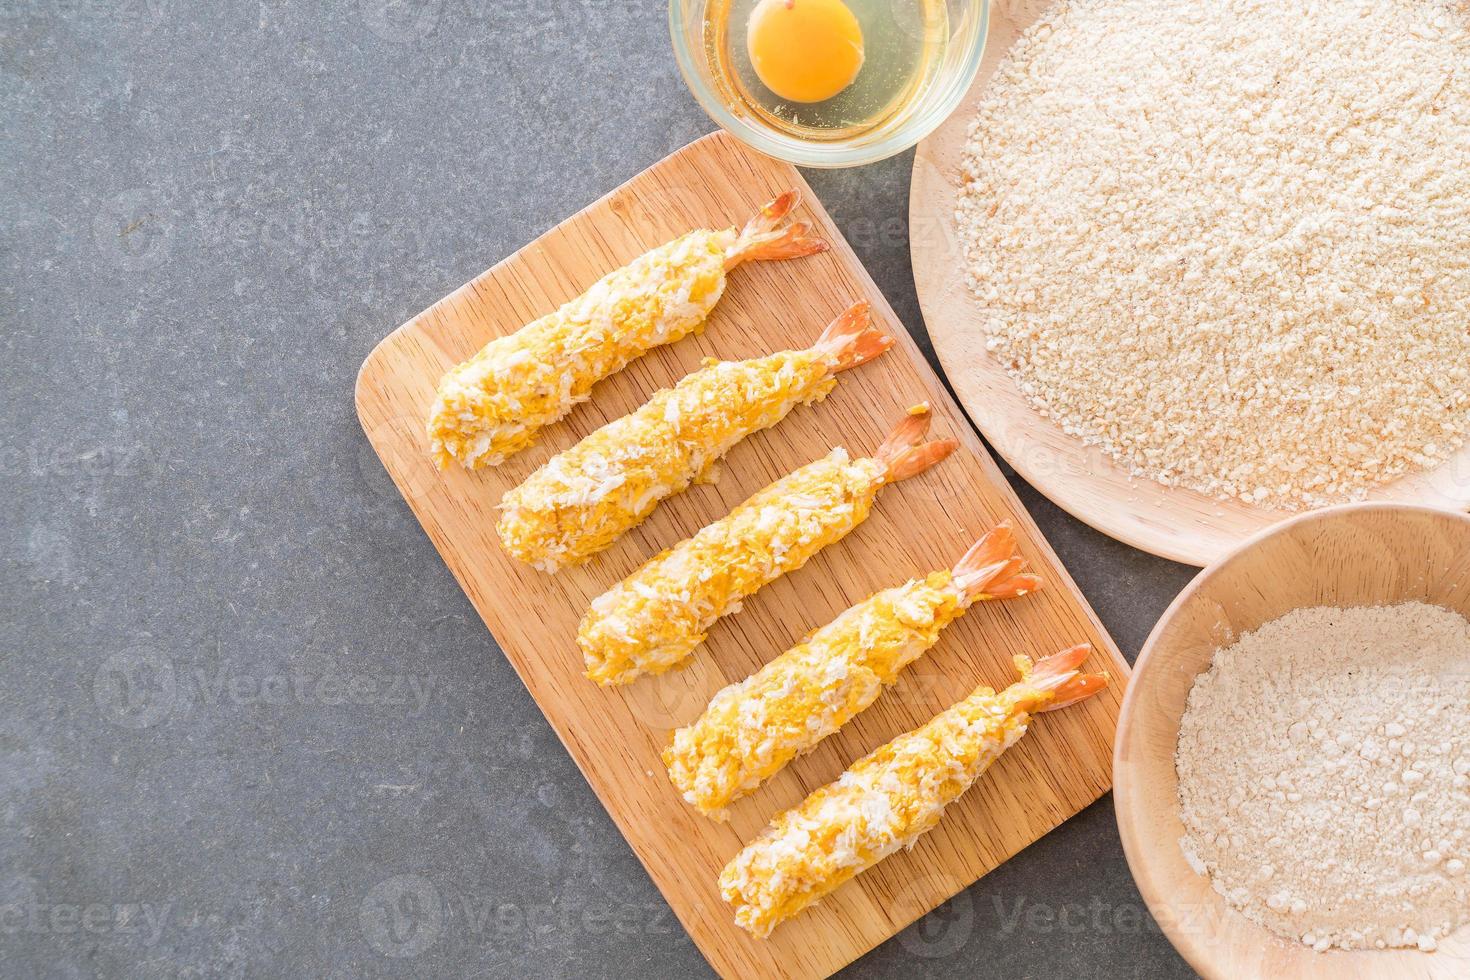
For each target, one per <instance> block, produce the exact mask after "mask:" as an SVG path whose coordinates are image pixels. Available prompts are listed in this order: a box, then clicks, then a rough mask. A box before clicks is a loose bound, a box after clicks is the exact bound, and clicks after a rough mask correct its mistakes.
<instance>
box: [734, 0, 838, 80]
mask: <svg viewBox="0 0 1470 980" xmlns="http://www.w3.org/2000/svg"><path fill="white" fill-rule="evenodd" d="M745 44H746V48H747V50H748V51H749V52H750V63H751V65H752V66H753V67H754V68H755V73H756V75H757V76H758V77H759V78H760V80H761V81H762V82H763V83H764V84H765V86H766V88H768V89H770V90H771V91H772V92H775V93H776V94H777V95H778V96H780V97H781V98H783V99H787V100H789V101H791V102H821V101H822V100H823V99H830V98H832V96H834V95H836V94H837V93H838V92H841V91H842V90H843V89H845V88H847V86H849V85H851V84H852V80H853V79H854V78H856V77H857V73H858V70H859V69H860V68H862V67H863V31H862V28H861V27H860V26H858V19H857V17H856V16H855V15H854V14H853V12H852V11H851V10H849V9H848V8H847V5H846V4H845V3H843V2H842V0H761V2H760V3H758V4H757V5H756V7H755V9H754V10H752V11H751V12H750V24H749V26H748V27H747V29H746V34H745Z"/></svg>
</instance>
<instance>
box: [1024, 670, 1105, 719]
mask: <svg viewBox="0 0 1470 980" xmlns="http://www.w3.org/2000/svg"><path fill="white" fill-rule="evenodd" d="M1107 686H1108V675H1107V672H1106V671H1104V672H1103V673H1101V674H1074V675H1072V676H1071V677H1069V678H1068V679H1067V680H1065V681H1063V682H1062V683H1060V684H1058V685H1057V686H1056V687H1054V688H1052V699H1051V700H1050V701H1048V702H1047V703H1046V704H1044V705H1042V706H1041V707H1040V708H1038V709H1037V710H1038V711H1056V710H1057V709H1058V708H1065V707H1066V706H1067V705H1069V704H1076V703H1077V702H1078V701H1085V700H1087V699H1088V698H1090V697H1092V696H1093V695H1094V694H1096V693H1097V692H1098V691H1101V690H1102V689H1103V688H1105V687H1107Z"/></svg>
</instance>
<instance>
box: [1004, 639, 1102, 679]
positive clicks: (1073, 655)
mask: <svg viewBox="0 0 1470 980" xmlns="http://www.w3.org/2000/svg"><path fill="white" fill-rule="evenodd" d="M1091 652H1092V644H1090V643H1079V644H1077V645H1076V646H1075V647H1068V648H1067V649H1065V650H1063V651H1062V652H1061V653H1054V654H1052V655H1051V656H1050V657H1046V658H1044V659H1042V660H1038V661H1037V662H1036V663H1035V664H1034V665H1033V664H1032V663H1031V661H1030V660H1028V659H1027V658H1025V657H1017V658H1016V669H1017V670H1019V671H1020V672H1021V680H1023V681H1025V682H1026V683H1027V684H1029V685H1031V686H1032V687H1035V688H1040V689H1041V690H1043V691H1049V690H1051V689H1052V688H1054V687H1056V686H1057V685H1058V684H1060V683H1062V682H1063V681H1065V680H1067V679H1068V678H1069V677H1071V676H1072V675H1074V674H1076V673H1077V668H1078V667H1080V666H1082V661H1084V660H1086V659H1087V655H1088V654H1089V653H1091Z"/></svg>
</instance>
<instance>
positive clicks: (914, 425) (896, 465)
mask: <svg viewBox="0 0 1470 980" xmlns="http://www.w3.org/2000/svg"><path fill="white" fill-rule="evenodd" d="M928 431H929V406H928V405H915V406H914V407H913V408H911V409H909V415H908V417H907V418H906V419H904V420H903V421H902V422H900V423H898V425H897V426H896V427H895V428H894V430H893V431H892V432H890V433H889V434H888V438H887V439H884V440H883V445H881V446H879V447H878V451H877V452H876V453H874V454H873V456H874V458H875V459H877V460H878V462H880V463H882V464H883V466H884V468H885V470H886V474H885V477H884V479H885V480H886V481H887V482H888V483H897V482H898V481H899V480H907V479H908V478H909V477H911V476H918V475H919V474H920V473H922V472H924V471H925V470H927V469H928V468H929V467H931V466H933V465H934V464H935V463H938V462H939V461H940V460H942V459H944V458H945V457H946V456H948V455H949V454H950V453H952V452H954V451H955V450H956V449H958V448H959V446H960V444H959V443H958V442H956V441H955V440H953V439H937V440H935V441H934V442H924V441H923V438H924V434H925V433H926V432H928Z"/></svg>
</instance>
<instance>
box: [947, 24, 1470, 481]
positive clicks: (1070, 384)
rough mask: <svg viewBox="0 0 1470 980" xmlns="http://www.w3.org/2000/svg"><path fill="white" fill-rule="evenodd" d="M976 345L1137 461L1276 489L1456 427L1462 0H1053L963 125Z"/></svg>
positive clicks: (1446, 435)
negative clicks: (980, 317)
mask: <svg viewBox="0 0 1470 980" xmlns="http://www.w3.org/2000/svg"><path fill="white" fill-rule="evenodd" d="M964 176H965V179H966V181H967V186H966V188H965V189H964V192H963V193H962V195H961V200H960V205H959V208H958V214H957V217H958V219H959V227H960V229H961V237H962V239H963V243H964V248H965V254H966V260H967V268H968V273H969V276H970V284H971V287H972V289H973V291H974V293H975V295H976V296H977V298H978V300H979V302H980V303H981V304H982V306H983V312H984V322H985V324H986V328H985V329H986V333H987V345H988V349H989V350H990V351H991V354H992V356H994V357H996V358H998V359H999V360H1000V362H1001V363H1002V364H1004V365H1005V366H1006V368H1007V370H1008V371H1009V372H1010V373H1011V375H1012V377H1013V378H1015V380H1016V381H1017V383H1018V384H1019V385H1020V387H1021V389H1022V391H1023V392H1024V393H1025V395H1026V396H1027V398H1028V399H1029V400H1030V401H1031V403H1032V404H1033V405H1034V407H1036V408H1037V409H1038V410H1039V411H1041V412H1042V413H1043V414H1045V415H1047V416H1049V417H1050V418H1052V419H1054V420H1055V421H1056V422H1058V423H1059V424H1060V425H1061V426H1062V428H1063V429H1065V430H1066V431H1067V432H1068V433H1070V434H1072V435H1074V436H1078V437H1080V438H1081V439H1083V440H1084V441H1085V442H1087V443H1089V444H1092V445H1097V446H1099V447H1101V448H1102V449H1103V450H1104V451H1105V452H1106V453H1108V454H1109V455H1111V456H1112V457H1114V458H1115V459H1116V460H1117V461H1119V463H1121V464H1122V465H1123V466H1125V467H1126V468H1128V469H1129V470H1130V471H1131V472H1132V473H1134V474H1135V475H1137V476H1141V477H1148V478H1151V479H1154V480H1158V481H1160V482H1162V483H1164V484H1167V485H1170V486H1182V487H1188V488H1192V489H1195V490H1198V491H1201V492H1203V493H1206V494H1210V495H1213V496H1217V497H1222V498H1238V499H1244V500H1246V501H1250V502H1254V503H1262V504H1266V505H1270V506H1276V507H1283V508H1301V507H1307V506H1316V505H1320V504H1323V503H1328V502H1333V501H1340V500H1344V499H1356V498H1360V497H1362V496H1364V495H1365V494H1366V493H1367V491H1368V490H1369V489H1371V488H1372V487H1374V486H1375V485H1378V484H1381V483H1384V482H1386V481H1389V480H1393V479H1395V478H1397V477H1399V476H1401V475H1403V474H1406V473H1409V472H1413V471H1416V470H1423V469H1427V468H1431V467H1434V466H1436V465H1438V464H1440V463H1442V462H1443V461H1445V460H1446V459H1448V458H1449V457H1450V456H1451V455H1452V454H1453V453H1454V452H1455V451H1456V450H1457V449H1458V448H1459V447H1460V446H1461V444H1462V443H1463V442H1464V440H1465V436H1466V432H1467V428H1470V385H1467V380H1470V3H1467V2H1466V0H1334V2H1330V3H1323V2H1319V0H1060V2H1059V3H1057V4H1056V5H1055V6H1053V7H1052V8H1051V9H1050V10H1049V11H1048V12H1047V13H1046V14H1045V15H1043V17H1042V19H1041V20H1040V21H1039V22H1038V23H1037V24H1036V25H1035V26H1033V27H1032V28H1031V29H1030V30H1029V31H1027V32H1026V34H1025V35H1024V36H1023V37H1022V38H1020V40H1019V41H1018V42H1017V43H1016V45H1015V47H1014V48H1013V49H1012V50H1011V51H1010V53H1009V54H1008V55H1007V57H1006V60H1005V61H1004V62H1003V63H1002V64H1001V66H1000V68H999V70H998V71H997V73H996V76H995V78H994V79H993V80H992V81H991V83H990V85H989V88H988V90H987V94H986V98H985V100H984V103H983V105H982V107H981V109H980V112H979V115H978V118H977V119H976V121H975V123H974V125H973V128H972V130H971V137H970V142H969V145H968V147H967V151H966V158H965V163H964Z"/></svg>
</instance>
